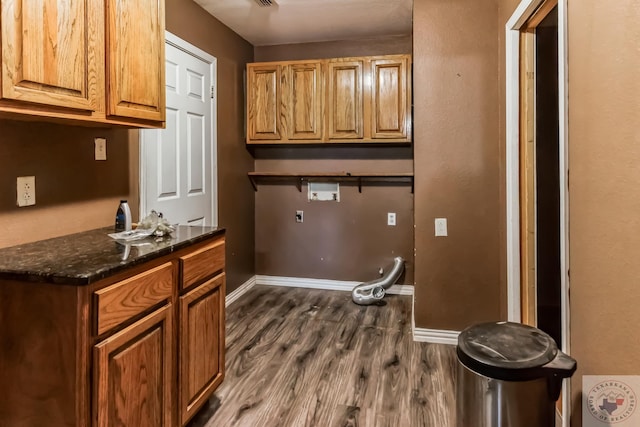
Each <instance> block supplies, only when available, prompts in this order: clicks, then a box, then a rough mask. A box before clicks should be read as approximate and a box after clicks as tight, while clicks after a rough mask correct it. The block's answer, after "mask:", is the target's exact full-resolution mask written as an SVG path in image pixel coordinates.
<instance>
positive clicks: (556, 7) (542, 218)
mask: <svg viewBox="0 0 640 427" xmlns="http://www.w3.org/2000/svg"><path fill="white" fill-rule="evenodd" d="M566 11H567V1H566V0H522V1H521V2H520V4H519V5H518V7H517V8H516V10H515V12H514V14H513V15H512V17H511V18H510V19H509V22H508V23H507V26H506V77H507V106H506V125H507V138H506V139H507V141H506V142H507V146H506V157H507V165H506V166H507V171H506V172H507V173H506V175H507V176H506V180H507V183H506V185H507V265H508V273H507V278H508V279H507V281H508V300H509V304H508V318H509V320H511V321H517V322H523V323H527V324H531V325H534V326H537V327H538V328H540V329H542V330H544V331H545V332H547V333H548V334H549V335H551V336H552V337H553V338H554V339H555V340H556V342H557V343H558V347H560V348H561V349H562V350H563V351H564V352H566V353H570V348H569V343H570V340H569V333H570V329H569V270H568V266H569V264H568V259H569V251H568V233H569V231H568V230H569V222H568V191H569V187H568V148H567V147H568V144H567V141H568V135H567V107H566V106H567V84H566V82H567V80H566V76H567V69H566V60H567V56H566ZM569 387H570V384H569V382H568V381H565V383H564V385H563V394H562V397H563V398H562V400H561V405H562V411H561V414H562V415H563V417H562V420H561V423H562V425H564V426H568V423H569V415H570V414H569V411H570V405H569V403H570V402H569V399H568V397H569Z"/></svg>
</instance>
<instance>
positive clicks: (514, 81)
mask: <svg viewBox="0 0 640 427" xmlns="http://www.w3.org/2000/svg"><path fill="white" fill-rule="evenodd" d="M542 3H543V0H522V1H521V2H520V4H519V5H518V7H517V8H516V10H515V12H514V13H513V15H512V16H511V18H510V19H509V21H508V22H507V25H506V28H505V30H506V37H505V40H506V84H507V86H506V104H507V105H506V127H507V129H506V145H507V146H506V179H507V183H506V184H507V298H508V309H507V315H508V319H509V320H510V321H513V322H520V320H521V312H520V186H519V183H520V170H519V165H520V152H519V147H520V79H519V77H520V74H519V72H520V30H521V29H522V27H523V26H524V24H525V22H526V21H527V20H528V19H529V17H530V16H531V15H532V14H533V13H534V12H535V11H536V9H537V8H538V7H539V6H540V5H541V4H542ZM567 58H568V56H567V0H558V94H559V105H558V107H559V108H558V112H559V116H558V124H559V149H560V153H559V163H560V165H559V166H560V269H561V271H562V272H563V274H562V278H561V283H560V286H561V292H562V294H561V313H562V314H561V317H562V343H560V345H561V348H562V350H563V351H564V352H566V353H568V352H569V351H570V337H569V334H570V315H569V196H568V194H569V193H568V191H569V187H568V176H569V161H568V159H569V158H568V154H569V145H568V144H569V133H568V132H569V128H568V117H569V116H568V73H567ZM570 411H571V395H570V381H564V385H563V388H562V425H563V427H568V426H569V420H570V415H571V412H570Z"/></svg>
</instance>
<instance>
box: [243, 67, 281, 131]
mask: <svg viewBox="0 0 640 427" xmlns="http://www.w3.org/2000/svg"><path fill="white" fill-rule="evenodd" d="M281 72H282V70H281V67H280V65H279V64H269V65H262V64H260V65H254V64H247V140H269V141H273V140H279V139H280V138H281V130H280V127H281V123H280V105H281V104H280V103H281V99H280V98H281V96H282V95H281V92H280V90H281V89H280V79H281Z"/></svg>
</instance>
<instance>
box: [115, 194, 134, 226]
mask: <svg viewBox="0 0 640 427" xmlns="http://www.w3.org/2000/svg"><path fill="white" fill-rule="evenodd" d="M115 230H116V231H130V230H131V209H129V204H128V203H127V201H126V200H120V206H118V211H117V212H116V226H115Z"/></svg>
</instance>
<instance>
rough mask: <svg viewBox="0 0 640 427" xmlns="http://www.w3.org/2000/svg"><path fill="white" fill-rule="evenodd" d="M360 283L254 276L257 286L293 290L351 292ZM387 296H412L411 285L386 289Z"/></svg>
mask: <svg viewBox="0 0 640 427" xmlns="http://www.w3.org/2000/svg"><path fill="white" fill-rule="evenodd" d="M360 283H362V282H352V281H343V280H328V279H309V278H306V277H284V276H263V275H257V276H256V284H257V285H267V286H289V287H293V288H307V289H324V290H327V291H346V292H351V290H352V289H353V288H355V287H356V286H358V285H359V284H360ZM387 293H388V294H394V295H413V286H411V285H393V286H391V287H390V288H389V289H387Z"/></svg>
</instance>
